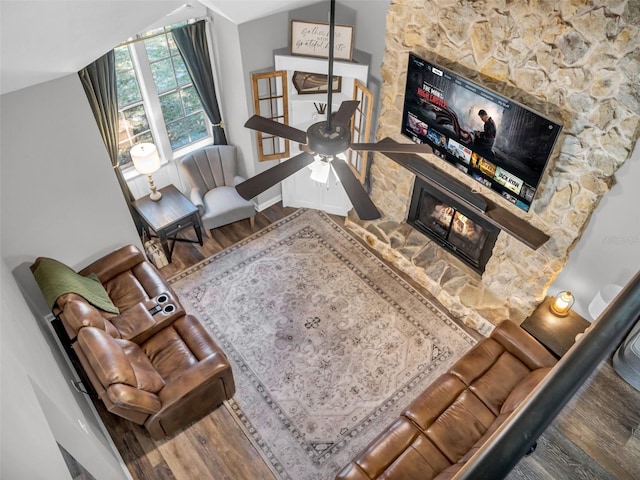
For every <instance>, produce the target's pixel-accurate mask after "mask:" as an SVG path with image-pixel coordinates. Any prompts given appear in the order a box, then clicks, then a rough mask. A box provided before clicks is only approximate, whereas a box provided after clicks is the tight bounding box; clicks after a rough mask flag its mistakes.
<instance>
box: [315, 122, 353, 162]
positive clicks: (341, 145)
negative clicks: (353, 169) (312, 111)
mask: <svg viewBox="0 0 640 480" xmlns="http://www.w3.org/2000/svg"><path fill="white" fill-rule="evenodd" d="M350 144H351V132H350V131H349V129H348V128H347V127H345V126H344V125H342V124H340V123H337V122H334V123H333V126H332V128H331V130H328V129H327V122H318V123H314V124H313V125H311V126H310V127H309V129H308V130H307V145H308V146H309V148H310V149H311V151H313V152H315V153H318V154H320V155H337V154H338V153H342V152H344V151H345V150H346V149H348V148H349V145H350Z"/></svg>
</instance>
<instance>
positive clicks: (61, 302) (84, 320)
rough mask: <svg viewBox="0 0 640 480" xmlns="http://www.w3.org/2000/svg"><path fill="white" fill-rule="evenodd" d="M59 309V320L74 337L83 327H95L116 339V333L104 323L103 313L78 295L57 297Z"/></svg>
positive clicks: (70, 294) (71, 294) (69, 294)
mask: <svg viewBox="0 0 640 480" xmlns="http://www.w3.org/2000/svg"><path fill="white" fill-rule="evenodd" d="M57 303H58V306H59V307H60V309H61V313H60V318H61V320H62V321H63V322H64V324H65V326H69V327H70V328H71V329H72V330H73V331H74V332H75V333H76V335H77V334H78V331H80V329H81V328H83V327H96V328H99V329H101V330H105V331H107V332H108V333H109V334H110V335H111V336H116V337H118V336H119V335H118V333H117V332H116V331H114V329H113V327H112V326H111V325H110V323H109V322H108V321H106V319H105V317H104V314H103V312H101V310H99V309H97V308H96V307H94V306H93V305H91V304H90V303H89V302H87V301H86V300H85V299H84V298H82V297H81V296H80V295H77V294H75V293H68V294H65V295H61V296H60V297H58V302H57Z"/></svg>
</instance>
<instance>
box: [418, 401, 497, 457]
mask: <svg viewBox="0 0 640 480" xmlns="http://www.w3.org/2000/svg"><path fill="white" fill-rule="evenodd" d="M495 418H496V417H495V415H494V414H493V413H492V412H491V410H489V409H488V408H487V407H486V406H485V404H484V403H482V401H481V400H480V399H479V398H478V397H476V396H475V395H474V394H473V392H471V391H470V390H465V391H463V392H462V393H461V394H460V396H458V398H457V399H456V400H455V401H454V402H453V403H452V404H451V406H450V407H449V408H447V409H446V410H445V411H444V412H443V413H442V415H440V416H439V417H438V418H437V419H436V420H435V421H434V422H433V423H432V424H431V425H430V426H429V428H427V429H426V430H425V433H426V435H427V437H428V438H429V439H430V440H431V441H432V442H433V443H434V444H435V445H437V446H438V449H439V450H440V451H441V452H442V453H443V454H444V455H445V456H446V457H447V458H448V459H449V461H450V462H451V463H456V462H457V461H458V460H460V459H461V458H462V457H463V456H464V455H465V453H467V452H468V451H469V449H470V448H471V447H472V446H473V445H474V444H475V443H476V441H478V439H479V438H480V437H482V435H484V433H485V432H486V431H487V429H488V428H489V427H490V426H491V424H492V423H493V422H494V420H495Z"/></svg>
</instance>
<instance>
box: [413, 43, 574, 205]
mask: <svg viewBox="0 0 640 480" xmlns="http://www.w3.org/2000/svg"><path fill="white" fill-rule="evenodd" d="M561 130H562V125H560V124H558V123H556V122H554V121H552V120H550V119H549V118H546V117H544V116H543V115H541V114H539V113H537V112H534V111H533V110H531V109H529V108H527V107H525V106H524V105H521V104H519V103H517V102H515V101H513V100H511V99H508V98H505V97H503V96H501V95H499V94H497V93H496V92H493V91H491V90H489V89H487V88H485V87H482V86H480V85H478V84H477V83H475V82H472V81H471V80H469V79H467V78H465V77H463V76H461V75H458V74H457V73H453V72H452V71H450V70H447V69H446V68H443V67H441V66H439V65H436V64H434V63H432V62H429V61H427V60H424V59H422V58H420V57H418V56H416V55H415V54H409V66H408V69H407V86H406V91H405V97H404V111H403V116H402V133H403V135H406V136H407V137H409V138H410V139H411V140H413V141H414V142H416V143H427V144H430V145H431V146H432V147H433V151H434V153H435V154H436V155H437V156H439V157H440V158H442V159H444V160H446V161H448V162H449V163H451V164H453V165H455V166H456V167H457V168H458V169H460V170H461V171H463V172H465V173H466V174H468V175H469V176H471V177H472V178H473V179H475V180H476V181H477V182H479V183H480V184H482V185H484V186H486V187H488V188H490V189H492V190H494V191H496V192H498V193H499V194H500V195H501V196H502V197H504V198H505V199H506V200H508V201H509V202H511V203H513V204H514V205H516V206H518V207H520V208H521V209H522V210H524V211H529V208H530V207H531V202H532V201H533V198H534V197H535V194H536V190H537V188H538V185H539V183H540V179H541V178H542V175H543V173H544V170H545V168H546V166H547V163H548V161H549V157H550V155H551V152H552V150H553V147H554V145H555V143H556V140H557V139H558V135H559V134H560V131H561Z"/></svg>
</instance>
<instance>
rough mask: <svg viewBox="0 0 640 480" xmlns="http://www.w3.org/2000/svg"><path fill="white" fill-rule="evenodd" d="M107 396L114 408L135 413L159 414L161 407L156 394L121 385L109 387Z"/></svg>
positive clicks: (115, 384) (116, 384)
mask: <svg viewBox="0 0 640 480" xmlns="http://www.w3.org/2000/svg"><path fill="white" fill-rule="evenodd" d="M107 395H108V396H109V400H111V401H112V402H113V404H114V405H115V406H116V407H119V408H124V409H128V410H134V411H136V412H143V413H148V414H150V415H151V414H154V413H157V412H159V411H160V408H161V407H162V405H161V404H160V400H159V399H158V396H157V395H156V394H154V393H151V392H147V391H145V390H140V389H138V388H135V387H132V386H130V385H125V384H123V383H114V384H113V385H110V386H109V388H108V389H107Z"/></svg>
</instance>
